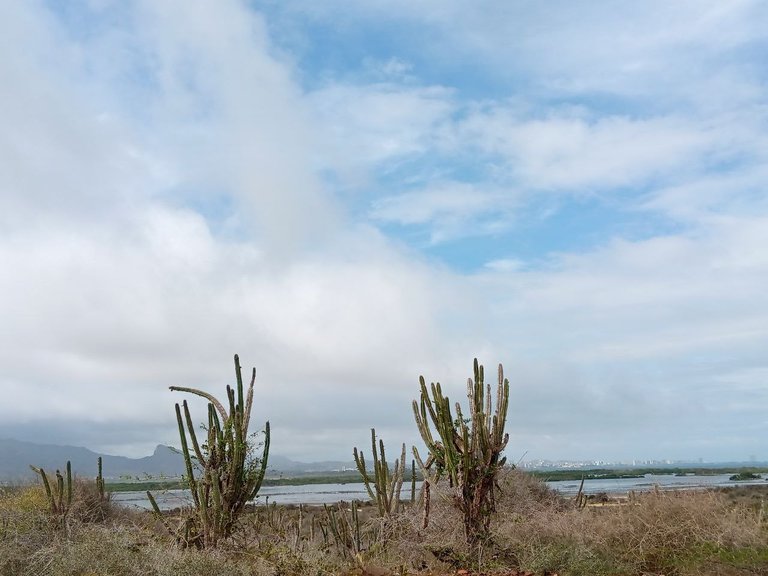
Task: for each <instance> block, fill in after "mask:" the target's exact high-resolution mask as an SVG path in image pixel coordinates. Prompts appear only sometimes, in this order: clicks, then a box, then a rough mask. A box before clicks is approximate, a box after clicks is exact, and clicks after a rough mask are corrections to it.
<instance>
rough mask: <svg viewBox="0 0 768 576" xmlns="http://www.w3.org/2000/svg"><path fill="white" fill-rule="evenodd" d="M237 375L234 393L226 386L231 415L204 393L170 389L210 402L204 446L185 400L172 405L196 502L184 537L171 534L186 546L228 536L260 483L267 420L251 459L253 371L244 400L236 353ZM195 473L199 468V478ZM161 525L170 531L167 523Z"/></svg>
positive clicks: (210, 544)
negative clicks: (256, 452) (257, 450)
mask: <svg viewBox="0 0 768 576" xmlns="http://www.w3.org/2000/svg"><path fill="white" fill-rule="evenodd" d="M235 375H236V377H237V387H236V389H232V388H231V387H230V386H227V400H228V403H229V411H227V410H226V409H225V408H224V405H223V404H222V403H221V402H219V401H218V400H217V399H216V398H215V397H214V396H212V395H211V394H208V393H207V392H203V391H202V390H197V389H195V388H185V387H181V386H171V387H170V389H171V390H172V391H178V392H188V393H190V394H195V395H197V396H202V397H203V398H205V399H206V400H208V402H209V404H208V424H207V432H208V437H207V440H206V442H205V443H204V444H203V445H202V446H201V445H200V444H199V442H198V440H197V435H196V434H195V427H194V424H193V422H192V417H191V415H190V413H189V407H188V406H187V402H186V400H185V401H184V402H183V403H182V406H181V407H180V406H179V404H176V421H177V424H178V427H179V438H180V440H181V452H182V454H183V456H184V463H185V466H186V471H187V474H186V481H187V484H188V486H189V489H190V491H191V493H192V500H193V503H194V514H193V516H191V517H190V518H188V519H187V521H186V522H184V525H183V528H184V530H183V533H182V530H180V529H179V530H171V531H172V532H174V535H175V536H176V537H177V540H178V541H179V542H180V543H181V544H182V545H184V546H190V545H194V546H196V547H198V548H211V547H215V546H216V545H217V544H218V542H219V541H220V540H222V539H224V538H228V537H229V536H230V535H231V534H232V530H233V529H234V527H235V522H236V520H237V518H238V516H239V515H240V513H241V512H242V510H243V508H244V507H245V505H246V504H247V503H248V502H249V501H250V500H253V499H254V498H255V497H256V495H257V494H258V492H259V489H260V488H261V483H262V481H263V480H264V474H265V473H266V469H267V459H268V457H269V439H270V435H269V422H267V423H266V426H265V432H264V446H263V450H262V454H261V456H260V457H254V456H253V454H252V451H253V450H254V445H253V443H252V441H249V439H248V423H249V420H250V415H251V407H252V404H253V385H254V382H255V381H256V369H255V368H254V369H253V373H252V376H251V383H250V386H249V387H248V391H247V396H246V395H245V394H244V391H243V378H242V373H241V369H240V359H239V357H238V356H237V354H235ZM182 407H183V411H184V416H183V418H182ZM185 424H186V430H185ZM187 436H189V440H187ZM190 444H191V448H190ZM193 461H194V462H193ZM195 469H197V470H198V476H197V477H196V476H195ZM149 498H150V502H151V504H152V508H153V509H154V511H155V513H156V514H157V515H158V516H159V517H160V518H161V519H163V518H162V515H161V514H160V509H159V507H158V506H157V503H156V502H155V500H154V498H153V497H152V495H151V494H149ZM163 520H164V519H163ZM164 524H165V525H166V527H168V524H167V523H165V522H164Z"/></svg>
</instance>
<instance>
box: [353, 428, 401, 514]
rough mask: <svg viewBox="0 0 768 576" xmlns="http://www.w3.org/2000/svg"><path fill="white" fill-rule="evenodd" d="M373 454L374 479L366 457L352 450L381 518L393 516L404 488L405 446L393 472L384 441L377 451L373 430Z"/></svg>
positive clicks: (374, 431)
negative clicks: (369, 470) (369, 471)
mask: <svg viewBox="0 0 768 576" xmlns="http://www.w3.org/2000/svg"><path fill="white" fill-rule="evenodd" d="M371 452H372V454H373V478H372V477H371V475H370V474H369V473H368V470H367V467H366V465H365V457H364V456H363V453H362V451H360V452H358V450H357V448H354V449H353V450H352V455H353V456H354V457H355V464H357V469H358V471H359V472H360V475H361V476H362V477H363V482H364V483H365V489H366V490H367V491H368V495H369V496H370V497H371V500H373V501H374V502H376V505H377V506H378V509H379V516H381V517H382V518H383V517H385V516H391V515H392V513H393V512H396V511H397V508H398V506H400V491H401V490H402V487H403V473H404V471H405V444H403V449H402V452H401V454H400V459H399V460H396V461H395V467H394V469H393V470H390V469H389V464H388V463H387V455H386V453H385V452H384V441H383V440H379V449H378V450H377V449H376V429H375V428H371Z"/></svg>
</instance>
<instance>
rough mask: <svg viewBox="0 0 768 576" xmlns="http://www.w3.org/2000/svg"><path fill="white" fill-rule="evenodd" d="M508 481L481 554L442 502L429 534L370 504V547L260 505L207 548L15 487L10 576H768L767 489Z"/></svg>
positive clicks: (92, 497)
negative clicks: (53, 509) (552, 485)
mask: <svg viewBox="0 0 768 576" xmlns="http://www.w3.org/2000/svg"><path fill="white" fill-rule="evenodd" d="M500 484H501V494H500V496H499V498H498V502H497V508H498V513H497V515H496V517H495V518H494V521H493V524H492V528H491V535H490V538H489V540H488V541H487V542H485V543H484V544H483V545H482V546H481V547H479V548H478V549H476V550H468V549H467V548H466V545H465V544H464V538H463V534H462V528H461V527H462V522H461V518H460V516H459V515H458V514H457V513H456V512H455V510H454V509H453V507H452V506H451V502H450V496H449V495H448V494H446V493H440V492H439V493H438V494H433V502H432V512H431V515H430V524H429V526H428V528H426V529H425V528H423V525H422V515H421V512H420V510H419V509H418V507H413V508H410V509H409V508H406V509H405V510H404V511H403V512H402V513H400V514H397V515H395V516H394V517H392V518H390V519H387V520H382V519H379V518H376V514H375V513H376V510H375V509H374V508H372V507H370V506H367V507H363V508H362V510H361V512H360V517H359V520H360V531H359V538H358V537H357V531H356V530H355V525H354V523H352V521H351V513H350V511H349V510H348V508H347V507H343V506H342V507H341V508H335V507H334V509H333V510H330V509H325V508H323V507H305V506H302V507H298V506H293V507H288V506H285V507H280V506H270V507H269V508H264V507H259V508H257V509H255V510H251V511H249V512H248V513H247V514H245V515H244V516H243V518H242V522H241V526H240V530H239V531H238V533H237V534H236V536H234V537H233V538H232V539H231V540H230V541H228V542H226V543H225V544H224V545H223V546H221V547H220V548H219V549H217V550H212V551H199V550H182V549H179V548H178V547H177V546H176V545H175V543H174V541H173V539H172V538H171V537H170V536H169V535H168V534H167V532H166V531H165V529H164V528H163V527H162V525H161V524H160V523H159V522H157V520H156V519H155V518H154V517H153V516H152V515H151V514H149V513H144V512H133V511H128V510H122V509H119V508H116V507H113V506H110V505H109V504H104V503H102V502H100V501H99V499H98V497H97V495H96V493H95V490H94V488H93V486H92V485H89V484H88V483H84V482H80V483H78V487H77V490H76V495H75V505H74V506H73V509H72V511H71V513H70V515H69V517H68V519H67V522H66V523H65V526H63V527H62V526H59V525H57V523H56V522H55V521H52V519H51V518H50V514H49V513H48V512H47V507H46V500H45V494H44V492H43V491H42V489H40V488H39V487H35V486H33V487H23V488H19V489H15V490H10V489H8V490H5V491H4V492H3V493H2V494H0V576H33V575H34V576H64V575H73V576H74V575H77V576H166V575H167V576H171V575H174V576H176V575H179V576H187V575H188V576H192V575H199V574H206V575H208V574H210V575H212V576H217V575H222V576H223V575H225V574H226V575H253V576H271V575H282V574H285V575H293V574H295V575H312V574H316V575H331V574H346V575H348V576H351V575H356V576H357V575H359V576H385V575H387V574H393V575H394V574H398V575H404V574H424V575H426V574H430V575H443V574H466V573H467V572H464V571H469V572H470V573H473V574H475V573H478V572H482V573H486V574H499V575H500V574H526V573H528V574H536V575H551V574H559V575H561V576H564V575H597V576H601V575H604V576H609V575H610V576H614V575H626V576H630V575H631V576H639V575H643V574H645V575H647V574H665V575H668V576H669V575H680V576H688V575H690V576H692V575H710V576H715V575H718V576H730V575H734V576H736V575H748V574H750V575H751V574H766V575H768V518H766V516H768V504H766V502H768V489H767V488H766V487H759V488H749V489H748V488H746V487H742V488H737V489H732V490H729V491H718V492H703V491H701V492H657V493H650V494H642V495H638V496H636V497H633V498H631V499H627V500H626V501H624V502H623V503H619V502H617V501H615V500H614V501H611V502H608V503H606V504H604V505H591V506H588V507H587V508H585V509H582V510H579V509H577V508H576V507H575V506H574V504H573V503H572V502H571V501H570V500H566V499H563V498H561V497H559V496H558V495H557V494H555V493H553V492H552V491H551V490H549V489H548V488H547V487H546V486H545V485H544V484H543V483H542V482H541V481H539V480H537V479H535V478H532V477H530V476H528V475H525V474H522V473H519V472H516V471H506V472H505V474H504V477H503V478H502V480H501V483H500ZM177 520H178V519H177V518H174V517H170V518H169V521H171V522H173V521H177ZM334 523H335V527H336V533H334V530H333V525H334Z"/></svg>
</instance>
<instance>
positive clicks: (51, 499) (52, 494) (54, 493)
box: [29, 460, 72, 527]
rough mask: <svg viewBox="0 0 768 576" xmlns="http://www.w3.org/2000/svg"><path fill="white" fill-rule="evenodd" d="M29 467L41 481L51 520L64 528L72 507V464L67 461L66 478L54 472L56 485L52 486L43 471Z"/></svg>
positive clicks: (58, 472)
mask: <svg viewBox="0 0 768 576" xmlns="http://www.w3.org/2000/svg"><path fill="white" fill-rule="evenodd" d="M29 467H30V468H32V470H33V471H34V472H35V473H36V474H38V475H39V476H40V478H42V480H43V486H44V487H45V495H46V497H47V498H48V507H49V509H50V511H51V516H52V518H53V519H54V520H55V521H56V523H57V524H59V525H60V526H61V527H64V526H65V525H66V522H67V515H68V514H69V510H70V508H71V507H72V463H71V462H70V461H69V460H67V467H66V477H65V476H63V475H62V474H61V472H60V471H58V470H56V484H55V485H54V486H51V483H50V482H49V481H48V475H47V474H46V473H45V470H43V469H42V468H38V467H36V466H32V465H31V464H30V466H29ZM65 478H66V480H65Z"/></svg>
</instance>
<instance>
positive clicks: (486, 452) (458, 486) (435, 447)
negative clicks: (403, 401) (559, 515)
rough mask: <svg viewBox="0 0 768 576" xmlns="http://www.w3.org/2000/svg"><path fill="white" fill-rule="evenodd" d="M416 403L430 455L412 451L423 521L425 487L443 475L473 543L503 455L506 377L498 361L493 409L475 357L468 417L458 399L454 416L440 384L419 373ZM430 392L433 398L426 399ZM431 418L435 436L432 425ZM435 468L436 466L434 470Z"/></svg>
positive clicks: (490, 505)
mask: <svg viewBox="0 0 768 576" xmlns="http://www.w3.org/2000/svg"><path fill="white" fill-rule="evenodd" d="M419 383H420V385H421V398H420V402H417V401H416V400H414V401H413V412H414V416H415V418H416V424H417V426H418V428H419V432H420V433H421V437H422V439H423V440H424V444H425V445H426V447H427V450H428V452H429V456H428V457H427V460H426V461H424V460H423V459H422V458H421V456H420V455H419V451H418V449H417V448H416V447H414V449H413V454H414V456H415V458H416V462H417V463H418V464H419V468H420V469H421V471H422V473H423V475H424V495H425V497H424V508H425V518H424V522H425V525H426V523H427V522H428V520H429V512H428V510H429V488H430V485H431V484H437V482H438V481H439V480H440V478H441V477H442V476H443V475H444V474H445V475H447V476H448V480H449V483H450V486H451V488H453V489H454V496H455V503H456V505H457V507H458V508H459V509H460V510H461V512H462V513H463V515H464V534H465V536H466V538H467V542H468V543H469V544H470V545H472V544H475V543H477V542H479V541H480V540H481V539H482V538H483V537H484V536H486V535H487V533H488V529H489V525H490V518H491V514H492V513H493V512H494V511H495V499H494V489H495V485H496V476H497V474H498V472H499V470H500V469H501V468H502V466H504V463H505V462H506V458H502V457H501V453H502V452H503V450H504V448H505V447H506V445H507V442H508V441H509V434H506V433H505V432H504V425H505V423H506V417H507V407H508V400H509V381H508V380H507V379H505V378H504V370H503V368H502V366H501V364H499V373H498V388H497V391H496V409H495V411H494V412H491V410H492V405H491V387H490V384H489V385H488V386H487V388H486V386H485V384H484V373H483V367H482V366H481V365H478V362H477V358H475V361H474V380H473V379H472V378H470V379H469V380H468V381H467V398H468V399H469V409H470V413H469V415H468V417H467V418H465V417H464V414H463V413H462V410H461V405H460V404H459V403H458V402H457V403H456V405H455V407H456V416H455V418H454V415H453V414H452V412H451V404H450V401H449V399H448V397H446V396H443V391H442V388H441V386H440V384H439V383H437V384H435V383H432V384H431V387H430V389H428V388H427V385H426V383H425V381H424V377H423V376H422V377H420V378H419ZM430 391H431V393H432V398H431V399H430ZM430 422H431V425H432V427H434V429H435V433H436V435H437V437H438V438H439V440H437V439H435V436H433V434H432V431H431V429H430ZM433 468H434V469H433Z"/></svg>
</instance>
